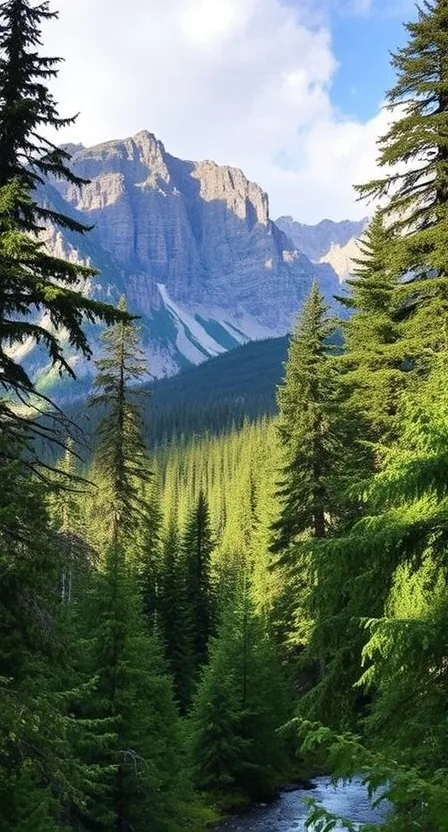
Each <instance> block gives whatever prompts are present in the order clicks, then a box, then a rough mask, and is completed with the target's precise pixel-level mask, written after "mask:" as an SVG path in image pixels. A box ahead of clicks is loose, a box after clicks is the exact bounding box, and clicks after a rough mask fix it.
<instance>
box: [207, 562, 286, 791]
mask: <svg viewBox="0 0 448 832" xmlns="http://www.w3.org/2000/svg"><path fill="white" fill-rule="evenodd" d="M285 690H286V689H285V687H284V682H283V679H282V673H281V670H280V668H279V666H278V665H277V662H276V658H275V654H274V650H273V647H272V644H271V643H270V641H269V636H268V634H267V632H266V629H265V626H264V624H263V623H262V619H261V618H260V617H259V616H258V615H257V614H256V612H255V610H254V605H253V602H252V599H251V592H250V585H249V581H248V580H247V577H246V576H244V575H242V576H240V580H239V586H238V588H237V590H236V593H235V597H234V600H233V603H232V604H230V605H229V606H228V608H227V610H226V611H225V612H224V614H223V618H222V621H221V623H220V626H219V629H218V634H217V637H216V638H215V639H213V640H212V646H211V652H210V662H209V664H208V665H207V667H206V668H205V670H204V672H203V676H202V680H201V683H200V686H199V688H198V691H197V694H196V697H195V701H194V706H193V711H192V717H191V719H192V726H193V740H192V752H193V762H194V766H195V770H196V782H197V785H198V786H199V787H200V788H202V789H207V790H210V791H215V792H218V793H219V792H224V793H225V792H227V791H232V790H233V791H240V792H242V793H243V795H246V797H249V798H250V799H251V800H254V799H260V798H266V797H269V796H271V795H272V793H273V791H274V789H275V785H276V782H277V780H278V778H279V775H280V776H281V773H282V770H283V767H284V765H285V755H284V748H283V744H282V740H281V738H280V737H279V734H278V732H277V729H278V728H279V727H280V725H281V724H282V722H283V721H284V720H285V718H286V717H287V697H286V693H285Z"/></svg>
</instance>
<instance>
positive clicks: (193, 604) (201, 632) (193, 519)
mask: <svg viewBox="0 0 448 832" xmlns="http://www.w3.org/2000/svg"><path fill="white" fill-rule="evenodd" d="M183 547H184V552H185V559H186V595H187V604H188V610H189V617H190V637H191V647H192V654H193V657H194V663H195V665H196V667H197V668H199V667H200V666H201V665H202V664H204V662H205V661H206V659H207V650H208V641H209V638H210V636H211V634H212V632H213V628H214V623H215V622H214V597H213V586H212V580H211V571H210V561H211V554H212V552H213V548H214V542H213V538H212V532H211V527H210V519H209V509H208V503H207V500H206V497H205V494H204V492H203V491H200V493H199V497H198V500H197V503H196V505H195V506H194V508H193V509H192V511H191V512H190V516H189V518H188V522H187V527H186V530H185V536H184V540H183Z"/></svg>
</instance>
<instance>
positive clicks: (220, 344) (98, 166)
mask: <svg viewBox="0 0 448 832" xmlns="http://www.w3.org/2000/svg"><path fill="white" fill-rule="evenodd" d="M69 150H70V152H71V153H72V154H73V156H72V166H73V170H74V171H75V172H76V173H77V174H78V175H79V176H80V177H82V178H84V179H89V180H90V184H87V185H85V186H84V187H83V188H82V189H81V190H79V189H77V188H76V187H74V186H73V185H71V184H69V183H65V182H60V181H52V182H51V183H49V184H48V185H47V186H46V187H45V188H44V190H43V191H42V193H41V195H40V196H41V198H42V199H43V200H44V201H45V202H46V204H48V205H51V206H52V207H53V208H56V209H57V210H59V211H65V212H67V213H69V214H70V215H72V216H74V217H76V218H77V219H79V220H81V221H83V222H85V223H86V224H88V225H90V226H94V228H93V230H92V231H91V232H90V233H89V234H87V235H86V236H85V237H79V236H77V235H73V234H70V233H66V232H61V230H56V229H54V228H48V229H47V232H46V235H45V240H46V243H47V245H48V247H49V248H50V250H52V251H54V252H57V253H58V254H63V255H65V256H66V257H69V258H72V259H79V260H81V261H82V262H84V263H88V264H93V265H94V266H95V267H96V268H98V270H99V275H98V276H97V277H95V278H94V279H92V280H90V281H88V282H86V284H85V285H84V287H83V288H84V291H86V292H87V293H88V294H89V295H91V296H93V297H97V298H101V299H107V300H108V301H111V302H116V301H117V299H118V298H119V296H120V294H121V293H123V292H125V293H126V296H127V300H128V307H129V309H130V310H131V311H132V312H134V313H135V314H137V315H140V316H141V329H142V342H143V346H144V349H145V351H146V353H147V355H148V358H149V362H150V367H151V372H152V373H153V374H154V376H157V377H162V376H166V375H168V376H169V375H172V374H174V373H175V372H177V371H178V370H180V369H184V368H186V367H188V366H191V365H192V364H193V365H194V364H199V363H200V362H202V361H204V360H205V359H207V358H210V357H211V356H215V355H218V354H220V353H222V352H225V351H226V350H229V349H232V348H234V347H235V346H237V345H239V344H242V343H246V342H247V341H251V340H254V339H259V338H266V337H272V336H281V335H284V334H285V333H286V332H288V331H289V330H290V328H291V325H292V322H293V320H294V318H295V316H296V315H297V312H298V310H299V309H300V307H301V305H302V303H303V300H304V298H305V297H306V295H307V294H308V292H309V289H310V286H311V284H312V281H313V280H314V279H317V280H318V281H319V283H320V285H321V287H322V290H323V293H324V295H325V296H326V298H327V299H329V300H330V301H331V299H332V295H333V293H334V292H335V291H337V289H338V279H337V275H336V274H335V272H334V269H333V268H332V267H331V265H330V264H326V263H319V264H315V263H312V262H311V260H310V259H309V257H308V256H307V255H306V254H305V253H303V252H302V251H300V250H298V249H297V248H296V247H295V245H294V244H293V243H291V241H290V239H289V238H288V237H287V235H286V234H285V233H284V231H283V230H282V229H280V228H279V227H278V225H276V224H275V223H274V222H273V221H272V220H271V219H270V216H269V204H268V197H267V195H266V193H265V192H264V191H263V190H262V189H261V188H260V187H259V186H258V185H257V184H255V183H253V182H250V181H249V180H248V179H247V178H246V177H245V175H244V174H243V173H242V171H241V170H239V169H236V168H231V167H226V166H218V165H217V164H215V163H214V162H211V161H204V162H190V161H183V160H181V159H177V158H176V157H174V156H171V155H170V154H169V153H168V152H167V151H166V150H165V148H164V146H163V144H162V143H161V142H160V141H159V140H158V139H157V138H156V137H155V136H154V135H153V134H151V133H149V132H147V131H142V132H140V133H138V134H137V135H135V136H134V137H132V138H128V139H124V140H122V141H111V142H107V143H105V144H101V145H98V146H96V147H92V148H84V147H82V146H79V145H72V146H70V147H69ZM90 335H91V338H92V339H93V345H94V352H96V351H97V349H98V335H99V332H98V330H96V329H95V328H92V330H91V332H90ZM26 352H27V353H28V356H27V360H28V362H31V364H32V368H33V371H34V372H35V374H36V375H38V376H39V378H40V385H41V387H42V388H45V389H47V390H48V389H51V388H53V387H54V385H55V384H57V383H58V379H57V377H56V376H55V374H54V373H52V372H51V371H49V369H48V368H46V367H45V365H44V364H43V363H42V362H43V359H42V356H41V355H40V354H39V352H38V351H36V350H33V349H32V344H29V345H26V347H25V348H24V350H23V353H24V355H25V353H26ZM24 355H23V356H22V357H24ZM72 361H73V364H76V369H77V372H78V375H79V376H80V377H81V379H84V381H85V384H86V385H87V386H88V383H89V379H90V374H91V368H90V365H89V364H88V363H87V362H81V361H80V360H79V358H77V357H76V356H73V358H72ZM78 389H79V388H78ZM64 390H65V392H66V393H67V392H68V390H69V387H66V388H64Z"/></svg>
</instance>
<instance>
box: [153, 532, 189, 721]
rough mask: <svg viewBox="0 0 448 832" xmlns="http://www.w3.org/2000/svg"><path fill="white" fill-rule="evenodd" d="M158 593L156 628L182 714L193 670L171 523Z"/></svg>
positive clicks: (181, 568)
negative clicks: (157, 627)
mask: <svg viewBox="0 0 448 832" xmlns="http://www.w3.org/2000/svg"><path fill="white" fill-rule="evenodd" d="M162 563H163V566H162V570H161V581H160V591H159V603H158V609H159V627H160V632H161V634H162V636H163V641H164V645H165V651H166V656H167V659H168V664H169V668H170V671H171V673H172V675H173V680H174V689H175V692H176V696H177V700H178V702H179V706H180V709H181V712H182V713H186V711H187V709H188V706H189V704H190V702H191V695H192V690H193V675H194V670H195V665H194V654H193V646H192V638H191V635H192V620H191V610H190V607H189V604H188V599H187V568H186V558H185V556H184V552H183V551H182V546H181V541H180V536H179V532H178V530H177V527H176V524H175V522H174V521H171V523H170V524H169V526H168V530H167V533H166V536H165V539H164V541H163V562H162Z"/></svg>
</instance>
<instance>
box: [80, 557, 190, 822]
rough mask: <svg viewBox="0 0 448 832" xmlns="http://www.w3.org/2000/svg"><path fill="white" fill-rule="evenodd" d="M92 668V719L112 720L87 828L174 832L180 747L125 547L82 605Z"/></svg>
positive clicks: (98, 753)
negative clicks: (100, 780)
mask: <svg viewBox="0 0 448 832" xmlns="http://www.w3.org/2000/svg"><path fill="white" fill-rule="evenodd" d="M83 619H84V628H85V629H84V631H85V642H84V643H85V644H86V645H87V659H88V668H89V669H90V672H91V673H95V674H96V676H97V679H98V683H97V688H96V690H95V691H94V692H93V695H92V697H91V699H90V701H89V702H88V703H87V705H88V711H87V715H88V717H89V719H90V720H92V719H93V720H101V721H103V722H104V721H106V724H108V725H109V737H108V739H107V742H105V743H103V745H102V746H101V745H100V746H99V747H98V746H97V747H96V748H93V750H92V751H91V752H90V754H91V756H90V757H89V759H90V761H91V762H92V763H93V764H96V765H97V766H100V768H101V770H102V772H103V788H104V791H103V794H101V793H99V794H98V795H97V796H95V795H92V797H91V801H90V805H89V806H88V812H87V814H86V816H85V817H84V819H83V823H85V825H86V826H87V828H88V829H94V830H97V829H100V830H104V832H106V831H107V832H109V830H110V832H112V830H116V829H123V830H124V829H129V828H135V829H151V830H154V832H172V831H173V830H175V829H177V824H178V821H179V817H178V810H177V803H178V801H179V800H180V798H181V796H182V795H183V794H185V793H186V789H187V785H186V782H184V786H182V785H181V780H180V771H181V759H182V753H183V752H182V742H181V735H180V726H179V721H178V715H177V711H176V706H175V702H174V696H173V690H172V684H171V680H170V678H169V676H168V674H167V672H166V668H165V664H164V661H163V658H162V650H161V646H160V644H159V643H158V639H157V636H156V634H155V633H154V632H152V633H149V632H148V628H147V625H146V621H145V617H144V615H143V613H142V605H141V599H140V595H139V592H138V582H137V580H136V576H135V573H134V571H133V569H132V566H131V565H130V564H129V563H126V556H125V552H124V549H123V547H122V546H121V545H119V544H116V545H112V546H111V547H110V548H109V549H108V551H107V554H106V559H105V564H104V568H103V569H102V570H101V571H99V572H98V574H97V575H96V577H95V578H94V580H93V582H92V586H91V589H90V592H89V597H88V599H87V604H84V606H83Z"/></svg>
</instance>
